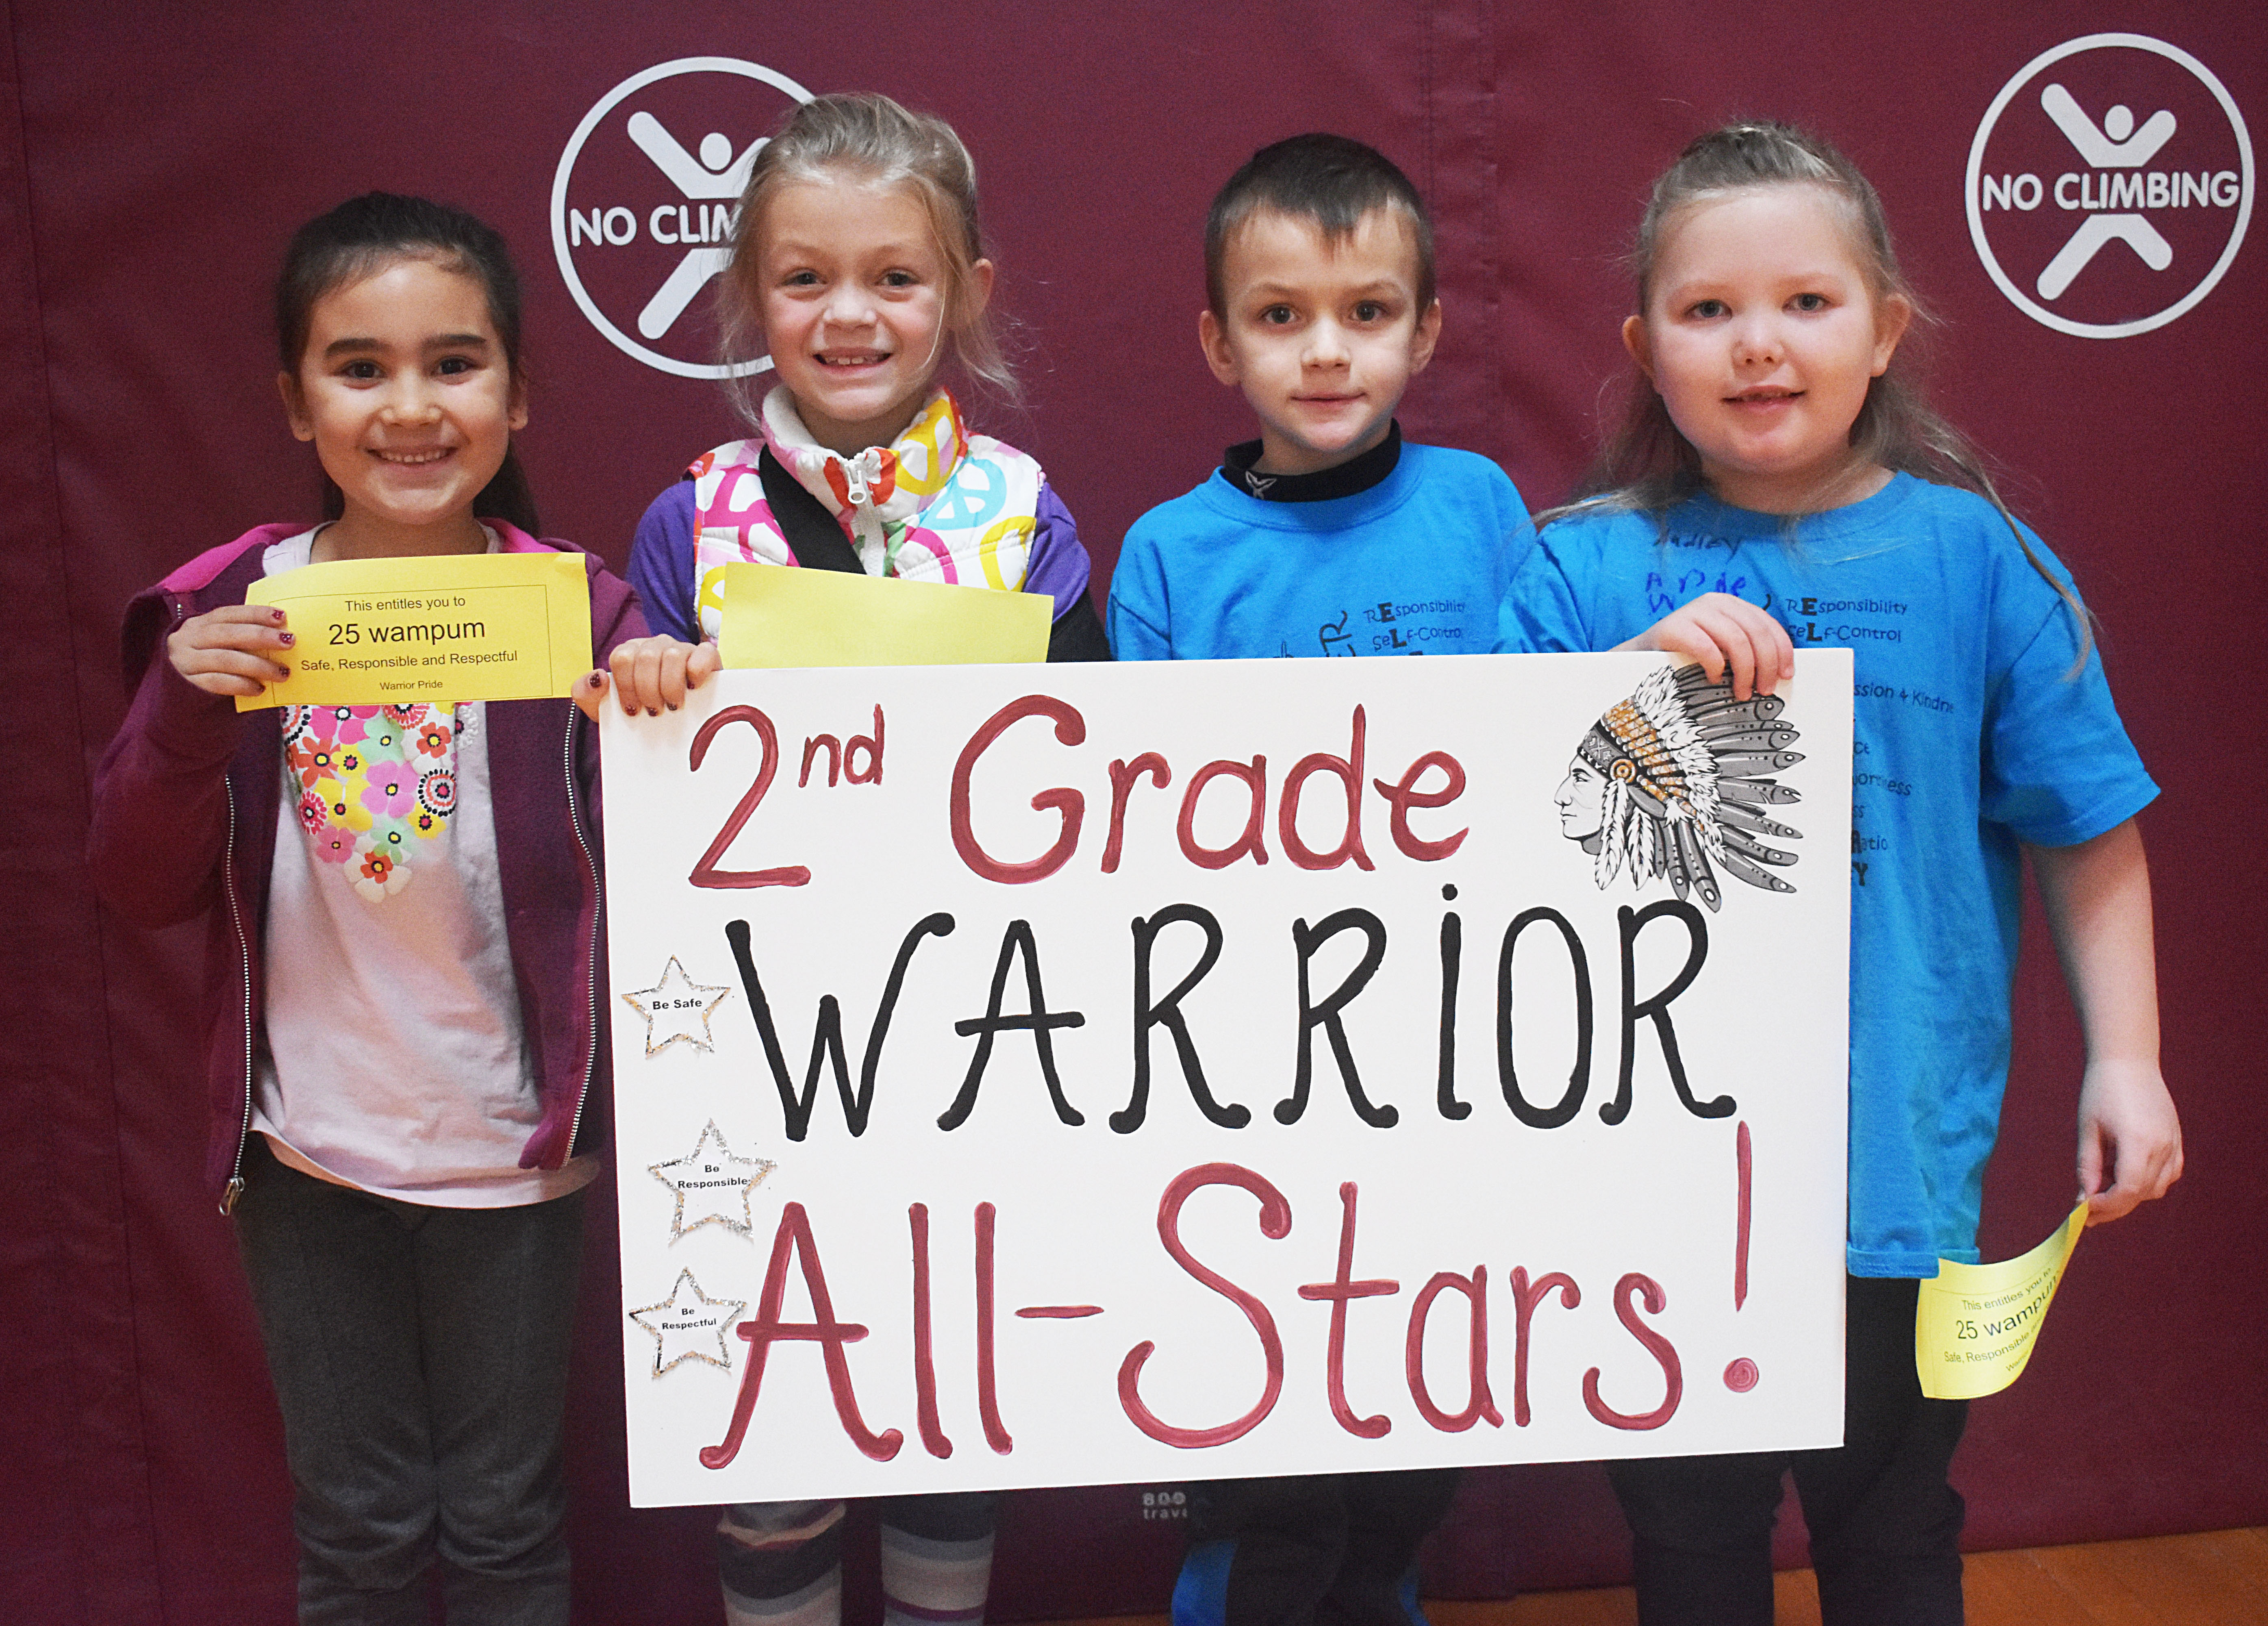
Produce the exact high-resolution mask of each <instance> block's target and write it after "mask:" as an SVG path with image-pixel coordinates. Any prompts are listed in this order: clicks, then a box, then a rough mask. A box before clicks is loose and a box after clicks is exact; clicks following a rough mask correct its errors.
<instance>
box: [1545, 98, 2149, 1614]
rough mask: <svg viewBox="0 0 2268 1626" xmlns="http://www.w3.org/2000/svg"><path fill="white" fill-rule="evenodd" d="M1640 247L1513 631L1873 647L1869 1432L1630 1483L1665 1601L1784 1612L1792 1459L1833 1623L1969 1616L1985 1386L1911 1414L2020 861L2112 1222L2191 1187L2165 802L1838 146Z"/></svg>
mask: <svg viewBox="0 0 2268 1626" xmlns="http://www.w3.org/2000/svg"><path fill="white" fill-rule="evenodd" d="M1636 263H1637V267H1638V313H1636V314H1635V315H1633V316H1631V317H1630V318H1629V320H1626V321H1625V322H1624V325H1623V340H1624V343H1625V344H1626V345H1627V346H1628V347H1629V349H1630V352H1631V357H1632V359H1633V360H1634V361H1635V362H1636V363H1637V364H1638V371H1639V372H1640V373H1641V374H1642V375H1643V377H1644V379H1645V383H1646V388H1645V389H1643V390H1642V391H1639V392H1638V394H1637V395H1636V398H1635V400H1634V401H1633V406H1632V410H1631V416H1629V418H1628V419H1627V420H1626V421H1625V423H1624V426H1623V430H1622V432H1621V434H1620V435H1619V436H1618V437H1617V438H1616V439H1615V441H1614V442H1613V443H1612V444H1611V445H1609V448H1608V450H1607V452H1606V454H1605V456H1604V458H1603V459H1602V463H1601V466H1600V470H1599V472H1598V474H1597V475H1596V476H1595V477H1594V485H1593V490H1594V492H1595V493H1596V495H1594V496H1591V497H1588V498H1587V499H1586V500H1584V501H1581V502H1579V503H1577V504H1574V505H1573V506H1572V507H1571V508H1566V509H1562V510H1560V511H1558V512H1557V515H1556V516H1546V519H1547V520H1550V521H1551V523H1549V524H1548V525H1547V526H1546V528H1545V530H1544V532H1543V537H1542V539H1541V541H1539V543H1538V544H1537V547H1536V549H1535V553H1534V555H1532V556H1531V558H1530V560H1529V562H1528V565H1527V567H1526V568H1525V569H1524V570H1522V571H1521V574H1520V575H1519V576H1518V577H1516V578H1514V580H1513V584H1512V587H1511V590H1510V592H1508V593H1507V594H1506V598H1505V600H1504V611H1503V630H1504V634H1505V641H1506V644H1508V645H1509V646H1510V647H1513V648H1515V649H1521V650H1532V651H1550V650H1599V649H1609V648H1620V649H1659V650H1668V651H1673V652H1675V653H1677V654H1680V655H1683V656H1686V657H1688V658H1692V659H1696V660H1698V661H1700V662H1701V663H1702V665H1703V666H1704V667H1705V669H1706V670H1707V671H1708V673H1710V675H1711V676H1712V678H1715V677H1717V676H1718V675H1719V674H1720V673H1723V671H1724V670H1725V669H1726V668H1727V666H1729V667H1730V668H1731V671H1732V673H1733V681H1734V689H1735V692H1736V694H1738V695H1739V696H1740V697H1741V698H1742V699H1746V698H1747V697H1748V695H1749V691H1750V689H1751V688H1752V687H1753V688H1754V689H1756V690H1757V691H1761V692H1765V693H1769V692H1770V691H1771V689H1773V688H1775V687H1777V686H1778V683H1779V682H1780V681H1783V680H1785V679H1786V678H1787V677H1789V676H1790V675H1791V674H1792V673H1793V643H1795V642H1801V643H1804V644H1844V645H1847V646H1849V647H1851V648H1852V649H1853V650H1854V651H1856V658H1857V662H1858V669H1857V670H1858V694H1857V699H1856V717H1857V727H1858V738H1857V744H1856V751H1857V765H1858V769H1859V774H1858V780H1857V788H1858V795H1857V798H1856V801H1855V804H1854V807H1853V813H1854V818H1855V820H1856V828H1855V829H1854V833H1853V837H1852V953H1851V1173H1850V1232H1849V1254H1848V1257H1849V1267H1848V1268H1849V1270H1850V1282H1849V1291H1848V1299H1847V1312H1846V1329H1847V1331H1846V1335H1847V1341H1848V1352H1847V1357H1846V1369H1845V1370H1846V1401H1845V1408H1846V1410H1845V1437H1844V1444H1843V1445H1842V1446H1841V1447H1839V1448H1837V1449H1834V1450H1826V1451H1813V1452H1803V1453H1796V1454H1795V1455H1794V1457H1793V1461H1792V1462H1791V1461H1790V1460H1787V1459H1786V1457H1784V1456H1775V1455H1771V1454H1758V1455H1749V1456H1722V1457H1694V1458H1683V1459H1670V1460H1640V1461H1626V1462H1620V1463H1616V1464H1613V1465H1611V1466H1610V1467H1609V1474H1610V1475H1611V1476H1612V1478H1613V1480H1614V1484H1615V1490H1616V1494H1617V1495H1618V1496H1619V1497H1620V1498H1621V1500H1622V1504H1623V1508H1624V1512H1625V1513H1626V1514H1627V1515H1628V1516H1629V1519H1630V1521H1631V1528H1632V1530H1633V1532H1634V1533H1635V1535H1636V1538H1637V1556H1638V1608H1639V1618H1640V1619H1641V1620H1642V1621H1644V1622H1647V1623H1648V1626H1661V1622H1697V1623H1698V1622H1708V1623H1709V1626H1741V1623H1742V1622H1756V1623H1757V1626H1764V1623H1765V1622H1770V1621H1771V1613H1772V1587H1771V1528H1772V1521H1773V1512H1774V1509H1775V1508H1776V1507H1777V1505H1778V1501H1779V1496H1780V1475H1781V1473H1782V1471H1783V1470H1784V1469H1786V1468H1789V1467H1791V1466H1792V1467H1793V1469H1794V1474H1795V1481H1796V1486H1797V1489H1798V1490H1799V1492H1800V1494H1801V1496H1802V1497H1803V1511H1804V1516H1805V1519H1806V1520H1807V1522H1808V1525H1809V1527H1810V1530H1811V1551H1812V1558H1813V1561H1814V1563H1815V1565H1816V1566H1817V1570H1818V1576H1819V1591H1820V1599H1821V1604H1822V1609H1823V1615H1824V1617H1825V1618H1826V1620H1827V1621H1829V1622H1835V1623H1844V1626H1847V1623H1849V1622H1900V1623H1902V1626H1926V1623H1927V1622H1958V1621H1959V1620H1960V1619H1961V1618H1962V1597H1961V1553H1960V1548H1959V1538H1960V1534H1961V1525H1962V1503H1961V1498H1960V1497H1959V1496H1958V1495H1956V1494H1955V1491H1954V1490H1953V1489H1952V1487H1951V1486H1950V1484H1948V1483H1947V1469H1948V1464H1949V1463H1950V1462H1951V1460H1952V1457H1953V1452H1954V1448H1955V1445H1956V1444H1957V1443H1958V1442H1959V1440H1960V1438H1961V1431H1962V1424H1963V1422H1964V1418H1965V1402H1955V1401H1938V1400H1928V1399H1925V1398H1923V1396H1922V1394H1921V1390H1920V1385H1919V1382H1918V1378H1917V1376H1916V1372H1915V1355H1914V1312H1915V1298H1916V1283H1917V1280H1918V1278H1921V1277H1933V1276H1935V1275H1936V1274H1937V1268H1938V1261H1939V1259H1940V1256H1942V1257H1944V1258H1947V1259H1951V1260H1955V1261H1957V1262H1975V1260H1976V1258H1977V1251H1976V1235H1977V1207H1978V1203H1979V1200H1980V1197H1981V1194H1982V1189H1983V1183H1984V1173H1985V1159H1986V1158H1987V1157H1988V1156H1989V1155H1990V1154H1991V1152H1992V1141H1993V1137H1994V1134H1995V1132H1996V1129H1997V1125H1998V1121H1999V1107H2000V1095H2001V1091H2002V1088H2003V1086H2004V1085H2005V1083H2006V1080H2007V1064H2008V1046H2009V1012H2008V989H2009V979H2010V978H2011V976H2012V975H2014V969H2015V960H2016V926H2017V921H2018V916H2019V909H2018V899H2019V881H2020V870H2021V863H2022V859H2023V857H2024V856H2025V855H2027V854H2029V857H2030V859H2031V862H2032V867H2033V872H2034V874H2035V875H2036V878H2037V879H2038V882H2039V887H2040V892H2041V894H2042V897H2043V901H2045V903H2046V905H2047V914H2048V920H2049V923H2050V926H2051V930H2052V931H2053V932H2054V935H2055V939H2056V947H2057V951H2058V953H2059V955H2060V956H2061V958H2062V960H2063V964H2064V968H2065V974H2066V978H2067V980H2068V981H2069V982H2070V985H2071V990H2072V994H2073V1000H2074V1002H2075V1003H2076V1004H2077V1005H2078V1008H2079V1014H2080V1022H2081V1026H2082V1027H2083V1029H2084V1031H2085V1035H2086V1041H2087V1050H2088V1063H2087V1071H2086V1076H2085V1078H2084V1080H2083V1082H2082V1084H2081V1086H2080V1112H2079V1118H2080V1151H2079V1178H2080V1188H2081V1191H2082V1192H2083V1194H2084V1195H2085V1196H2086V1197H2087V1198H2088V1203H2089V1207H2090V1210H2091V1211H2090V1215H2089V1218H2090V1219H2091V1220H2107V1219H2115V1218H2118V1217H2119V1216H2120V1215H2122V1214H2124V1213H2126V1212H2127V1211H2128V1210H2131V1209H2132V1208H2133V1207H2134V1206H2135V1205H2136V1204H2137V1203H2141V1202H2144V1201H2146V1200H2147V1199H2149V1198H2152V1197H2155V1196H2161V1195H2162V1194H2163V1193H2164V1192H2165V1190H2166V1188H2168V1187H2169V1186H2170V1185H2171V1184H2172V1183H2173V1181H2175V1179H2176V1178H2177V1177H2178V1176H2179V1174H2180V1173H2181V1166H2182V1144H2181V1129H2180V1125H2179V1123H2178V1122H2177V1121H2176V1116H2175V1113H2174V1107H2173V1102H2172V1100H2170V1099H2169V1096H2168V1094H2167V1092H2166V1085H2165V1082H2164V1080H2163V1079H2162V1078H2161V1077H2160V1074H2159V1070H2158V1019H2157V995H2156V980H2155V970H2154V963H2153V955H2152V947H2151V923H2150V889H2149V876H2148V872H2147V868H2146V867H2145V865H2144V862H2143V855H2142V842H2141V837H2140V835H2139V834H2138V833H2137V832H2136V829H2135V827H2134V823H2133V817H2134V814H2135V813H2137V812H2138V811H2139V809H2140V808H2141V807H2142V806H2144V805H2145V804H2146V803H2147V802H2148V801H2149V800H2150V799H2151V798H2153V797H2154V795H2156V793H2157V788H2156V786H2155V785H2154V784H2152V783H2151V782H2150V779H2149V777H2148V776H2147V774H2145V773H2144V772H2143V770H2142V766H2141V763H2140V762H2139V761H2138V760H2137V759H2136V756H2135V754H2134V748H2133V747H2132V745H2131V744H2130V743H2129V742H2128V740H2127V738H2126V734H2125V731H2124V728H2123V727H2122V726H2121V725H2120V723H2119V720H2118V716H2117V712H2116V711H2115V710H2113V709H2112V706H2111V703H2110V690H2109V688H2108V687H2107V686H2106V685H2105V683H2104V681H2103V676H2102V663H2101V661H2100V659H2099V658H2097V655H2096V651H2095V645H2094V640H2093V638H2092V636H2091V633H2090V628H2089V622H2088V614H2087V611H2086V609H2085V608H2084V607H2083V606H2081V605H2080V601H2079V599H2078V596H2077V594H2076V593H2075V592H2074V591H2073V588H2072V586H2071V583H2070V579H2069V578H2068V576H2067V575H2066V572H2065V571H2064V570H2063V567H2062V566H2061V565H2060V564H2058V563H2057V562H2056V560H2055V559H2054V558H2053V557H2052V556H2051V555H2050V554H2049V553H2048V552H2047V550H2046V548H2044V547H2043V546H2042V545H2041V544H2040V542H2039V541H2038V539H2037V538H2036V537H2035V536H2033V535H2032V534H2031V533H2030V532H2029V531H2028V530H2026V529H2025V528H2024V527H2022V526H2020V525H2018V524H2017V523H2016V521H2015V520H2014V519H2013V518H2012V517H2011V516H2010V515H2009V513H2008V511H2007V508H2006V506H2005V505H2004V504H2002V503H2001V502H2000V499H1999V496H1998V495H1997V494H1996V493H1995V492H1994V490H1993V489H1992V482H1991V481H1990V480H1989V479H1988V478H1987V477H1986V475H1985V473H1984V471H1983V469H1982V467H1981V466H1980V465H1979V462H1978V460H1977V455H1976V453H1975V452H1974V451H1973V450H1972V449H1971V448H1970V446H1969V445H1968V444H1967V442H1966V441H1965V440H1963V439H1962V438H1961V436H1960V435H1959V434H1958V433H1957V432H1956V431H1955V430H1953V429H1952V427H1951V426H1950V425H1948V423H1945V421H1944V420H1943V419H1941V418H1940V417H1939V416H1936V414H1935V413H1933V412H1932V411H1931V410H1930V409H1929V408H1928V407H1927V406H1926V404H1925V403H1924V401H1922V399H1921V397H1920V395H1919V394H1918V392H1917V391H1916V388H1915V386H1914V384H1913V382H1912V380H1911V379H1910V378H1908V377H1907V376H1905V374H1906V369H1905V367H1904V366H1903V365H1901V364H1900V357H1899V355H1898V351H1899V341H1900V340H1901V338H1902V337H1904V335H1905V333H1906V331H1907V329H1908V327H1909V326H1910V325H1911V322H1912V321H1913V320H1915V317H1916V314H1917V309H1916V305H1915V301H1914V296H1913V294H1912V291H1911V289H1910V288H1909V287H1908V286H1907V284H1906V283H1905V280H1904V276H1902V275H1901V274H1900V272H1899V270H1898V267H1897V261H1896V257H1895V256H1894V254H1893V253H1892V251H1891V247H1890V240H1889V230H1888V228H1887V226H1886V225H1885V224H1884V222H1883V219H1882V211H1881V202H1880V201H1879V200H1878V199H1877V197H1876V196H1875V195H1874V188H1872V187H1870V186H1869V185H1868V184H1867V181H1866V180H1865V178H1864V177H1862V176H1861V175H1860V174H1859V173H1858V171H1857V170H1856V169H1855V168H1853V167H1852V165H1851V163H1850V161H1849V160H1848V159H1846V158H1844V157H1843V156H1842V155H1841V154H1840V153H1838V152H1837V151H1834V150H1833V149H1832V148H1831V147H1829V146H1828V145H1827V144H1826V143H1823V142H1820V141H1818V140H1815V139H1814V138H1812V137H1810V136H1805V135H1802V134H1800V132H1797V131H1794V130H1792V129H1787V128H1786V127H1785V126H1781V125H1776V124H1739V125H1734V126H1730V127H1728V128H1727V129H1721V130H1719V131H1717V132H1715V133H1714V134H1712V135H1710V136H1704V137H1702V138H1701V139H1700V140H1698V141H1697V142H1695V143H1693V144H1692V145H1691V146H1690V147H1688V148H1687V149H1686V151H1685V152H1684V153H1683V156H1681V157H1680V158H1679V159H1678V161H1677V162H1676V164H1675V165H1674V166H1672V167H1671V168H1670V170H1669V171H1668V173H1666V174H1665V175H1664V176H1663V177H1662V178H1661V180H1659V181H1658V182H1656V183H1655V186H1654V189H1653V198H1652V201H1651V202H1650V203H1649V205H1648V207H1647V210H1646V217H1645V219H1644V221H1643V223H1642V224H1641V225H1640V227H1639V231H1638V252H1637V254H1636ZM1703 589H1711V591H1702V590H1703ZM1695 595H1697V596H1695ZM1681 599H1685V600H1688V601H1686V602H1683V604H1680V603H1679V600H1681ZM1665 611H1667V612H1668V614H1664V612H1665ZM1628 766H1629V764H1628V763H1627V762H1624V763H1612V764H1608V767H1609V768H1611V769H1622V768H1626V767H1628Z"/></svg>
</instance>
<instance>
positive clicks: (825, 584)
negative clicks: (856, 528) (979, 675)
mask: <svg viewBox="0 0 2268 1626" xmlns="http://www.w3.org/2000/svg"><path fill="white" fill-rule="evenodd" d="M710 574H711V576H720V577H722V578H723V582H722V586H723V593H724V606H725V613H724V623H725V624H724V632H723V636H720V637H719V638H718V641H717V643H718V652H719V653H720V654H722V655H723V657H724V658H725V665H726V666H989V665H1006V664H1010V663H1015V662H1023V661H1040V660H1045V659H1046V658H1048V634H1049V631H1050V630H1051V629H1052V628H1053V627H1054V624H1055V600H1054V599H1052V598H1051V597H1049V595H1048V594H1046V593H1043V592H997V591H995V590H992V589H990V588H981V587H956V586H954V585H950V584H948V583H945V582H908V581H898V580H895V579H894V578H881V577H873V576H853V575H851V573H850V572H849V571H847V570H790V569H786V568H784V567H782V566H779V565H775V564H727V565H722V566H719V567H718V569H717V570H712V571H711V572H710ZM703 585H704V587H705V586H706V585H707V584H705V583H704V584H703Z"/></svg>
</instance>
